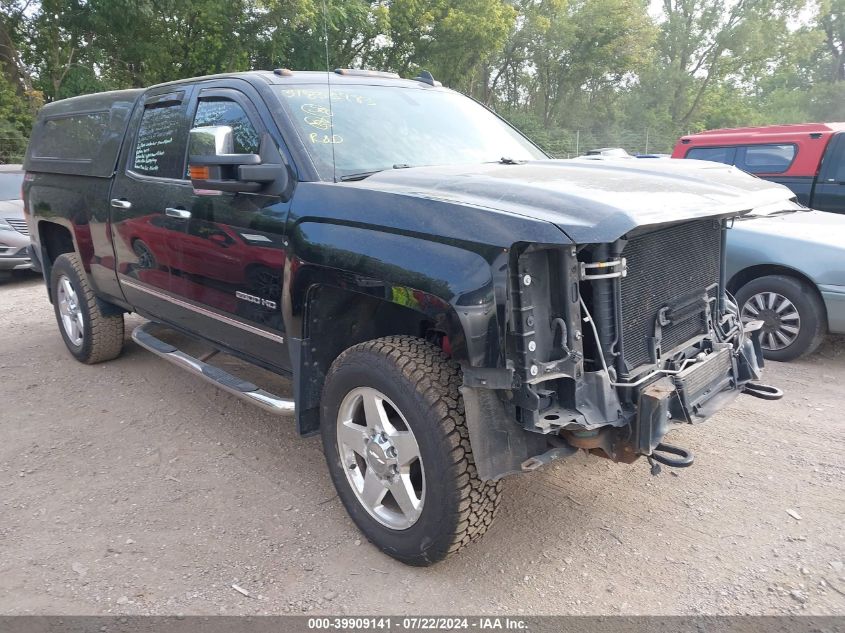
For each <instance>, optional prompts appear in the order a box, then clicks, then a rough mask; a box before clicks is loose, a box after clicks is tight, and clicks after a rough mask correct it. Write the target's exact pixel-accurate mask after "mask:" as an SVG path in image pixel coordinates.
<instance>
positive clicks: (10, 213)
mask: <svg viewBox="0 0 845 633" xmlns="http://www.w3.org/2000/svg"><path fill="white" fill-rule="evenodd" d="M23 177H24V172H23V170H22V169H21V166H20V165H0V279H2V278H3V277H8V276H9V274H10V273H11V271H13V270H28V269H30V268H32V259H31V258H30V256H29V230H28V229H27V226H26V220H25V219H24V215H23V200H21V185H22V184H23Z"/></svg>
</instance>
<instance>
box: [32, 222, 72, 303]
mask: <svg viewBox="0 0 845 633" xmlns="http://www.w3.org/2000/svg"><path fill="white" fill-rule="evenodd" d="M38 244H39V247H40V255H41V266H42V272H43V274H44V279H45V281H46V282H47V296H48V298H49V299H50V303H52V302H53V290H52V287H51V285H50V275H51V274H52V270H53V263H54V262H55V261H56V259H58V257H59V255H64V254H65V253H78V252H79V251H78V249H77V246H76V240H75V239H74V237H73V232H72V231H71V230H70V228H69V227H67V226H66V225H64V224H61V223H59V222H51V221H49V220H40V221H39V222H38Z"/></svg>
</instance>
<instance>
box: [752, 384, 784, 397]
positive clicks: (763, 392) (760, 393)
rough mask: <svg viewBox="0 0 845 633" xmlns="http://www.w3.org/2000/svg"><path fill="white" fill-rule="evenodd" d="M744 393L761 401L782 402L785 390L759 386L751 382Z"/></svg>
mask: <svg viewBox="0 0 845 633" xmlns="http://www.w3.org/2000/svg"><path fill="white" fill-rule="evenodd" d="M743 393H746V394H748V395H749V396H754V397H755V398H760V400H780V399H781V398H783V390H782V389H778V388H777V387H772V386H771V385H758V384H757V383H755V382H749V383H747V384H746V385H745V390H744V391H743Z"/></svg>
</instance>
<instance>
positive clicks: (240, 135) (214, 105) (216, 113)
mask: <svg viewBox="0 0 845 633" xmlns="http://www.w3.org/2000/svg"><path fill="white" fill-rule="evenodd" d="M211 125H228V126H229V127H231V128H232V131H233V133H234V137H235V138H234V140H235V154H257V153H258V143H259V141H258V133H257V132H256V131H255V128H254V127H253V126H252V123H250V122H249V118H248V117H247V115H246V112H244V109H243V108H242V107H241V106H239V105H238V104H237V103H235V102H234V101H230V100H228V99H203V100H201V101H200V103H199V105H198V106H197V114H196V116H194V125H193V127H208V126H211Z"/></svg>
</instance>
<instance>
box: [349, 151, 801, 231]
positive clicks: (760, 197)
mask: <svg viewBox="0 0 845 633" xmlns="http://www.w3.org/2000/svg"><path fill="white" fill-rule="evenodd" d="M348 185H350V186H356V187H362V188H366V189H372V190H379V191H390V192H394V193H402V194H405V195H413V196H419V197H425V198H432V199H437V200H445V201H449V202H453V203H458V204H467V205H473V206H476V207H484V208H490V209H496V210H498V211H504V212H508V213H514V214H518V215H522V216H526V217H531V218H535V219H538V220H545V221H548V222H551V223H552V224H554V225H556V226H557V227H558V228H560V229H561V230H562V231H564V232H565V233H566V234H567V235H568V236H569V237H570V239H572V240H573V241H574V242H575V243H576V244H593V243H604V242H611V241H613V240H616V239H618V238H619V237H621V236H623V235H625V234H626V233H628V232H629V231H631V230H633V229H636V228H639V227H644V226H656V225H661V224H670V223H675V222H681V221H685V220H693V219H698V218H705V217H726V216H733V215H742V214H743V213H745V212H747V211H749V210H751V209H753V208H755V207H760V206H764V205H767V204H773V203H777V202H780V201H786V200H789V199H790V198H792V197H794V195H795V194H793V193H792V192H791V191H790V190H789V189H787V188H786V187H783V186H781V185H776V184H773V183H770V182H767V181H765V180H760V179H759V178H756V177H754V176H750V175H748V174H746V173H744V172H742V171H740V170H738V169H736V168H735V167H729V166H726V165H721V164H719V163H710V162H704V161H694V160H670V159H665V160H657V159H651V160H641V159H625V160H623V159H617V160H584V159H574V160H546V161H531V162H526V163H520V164H516V165H507V164H501V163H493V164H483V165H459V166H455V165H448V166H439V167H416V168H411V169H396V170H388V171H383V172H380V173H378V174H375V175H373V176H370V177H369V178H367V179H366V180H363V181H360V182H355V183H348Z"/></svg>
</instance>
